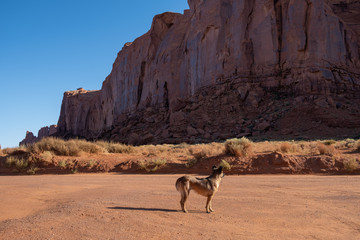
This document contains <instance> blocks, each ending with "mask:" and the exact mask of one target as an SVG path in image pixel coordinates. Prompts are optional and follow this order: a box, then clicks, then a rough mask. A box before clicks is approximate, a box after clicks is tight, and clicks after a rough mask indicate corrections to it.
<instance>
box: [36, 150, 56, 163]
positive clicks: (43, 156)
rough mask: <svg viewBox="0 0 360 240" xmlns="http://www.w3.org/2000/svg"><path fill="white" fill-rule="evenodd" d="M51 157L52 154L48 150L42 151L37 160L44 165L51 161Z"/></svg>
mask: <svg viewBox="0 0 360 240" xmlns="http://www.w3.org/2000/svg"><path fill="white" fill-rule="evenodd" d="M52 159H53V154H52V153H51V152H49V151H45V152H43V153H40V156H39V161H40V162H42V163H44V164H46V165H49V164H50V163H51V162H52Z"/></svg>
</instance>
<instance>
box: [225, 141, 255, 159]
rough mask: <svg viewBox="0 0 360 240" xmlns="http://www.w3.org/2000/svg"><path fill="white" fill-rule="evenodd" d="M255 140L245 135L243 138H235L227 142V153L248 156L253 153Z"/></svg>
mask: <svg viewBox="0 0 360 240" xmlns="http://www.w3.org/2000/svg"><path fill="white" fill-rule="evenodd" d="M252 151H253V142H252V141H250V140H249V139H247V138H245V137H243V138H241V139H238V138H234V139H229V140H227V141H226V142H225V154H229V155H233V156H238V157H246V156H249V155H251V154H252Z"/></svg>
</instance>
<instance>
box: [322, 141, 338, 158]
mask: <svg viewBox="0 0 360 240" xmlns="http://www.w3.org/2000/svg"><path fill="white" fill-rule="evenodd" d="M317 149H318V151H319V154H320V155H327V156H334V155H335V154H336V149H335V147H334V146H333V145H325V144H323V143H318V145H317Z"/></svg>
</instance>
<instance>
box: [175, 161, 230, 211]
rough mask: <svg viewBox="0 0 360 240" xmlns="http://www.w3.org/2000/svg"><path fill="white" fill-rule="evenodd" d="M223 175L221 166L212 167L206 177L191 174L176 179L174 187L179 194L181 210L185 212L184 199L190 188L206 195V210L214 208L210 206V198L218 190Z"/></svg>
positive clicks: (187, 195)
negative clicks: (210, 172)
mask: <svg viewBox="0 0 360 240" xmlns="http://www.w3.org/2000/svg"><path fill="white" fill-rule="evenodd" d="M223 177H224V172H223V167H222V166H220V167H218V168H217V167H216V166H213V167H212V174H211V175H210V176H208V177H206V178H197V177H192V176H187V175H186V176H183V177H181V178H179V179H178V180H177V181H176V184H175V186H176V189H177V190H178V191H179V192H180V194H181V200H180V205H181V209H182V210H183V212H185V213H187V212H188V211H187V209H186V206H185V205H186V200H187V199H188V197H189V194H190V190H194V191H195V192H197V193H198V194H200V195H202V196H204V197H207V202H206V212H207V213H211V212H213V211H214V210H213V209H212V206H211V200H212V199H213V197H214V195H215V193H216V192H217V191H218V190H219V186H220V182H221V179H222V178H223Z"/></svg>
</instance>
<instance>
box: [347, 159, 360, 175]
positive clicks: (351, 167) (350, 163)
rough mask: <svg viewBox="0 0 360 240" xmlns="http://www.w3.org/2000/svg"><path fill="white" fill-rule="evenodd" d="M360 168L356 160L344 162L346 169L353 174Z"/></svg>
mask: <svg viewBox="0 0 360 240" xmlns="http://www.w3.org/2000/svg"><path fill="white" fill-rule="evenodd" d="M358 168H359V163H358V162H357V161H356V159H355V158H352V159H349V160H348V161H346V162H344V169H345V171H348V172H353V171H355V170H357V169H358Z"/></svg>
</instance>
